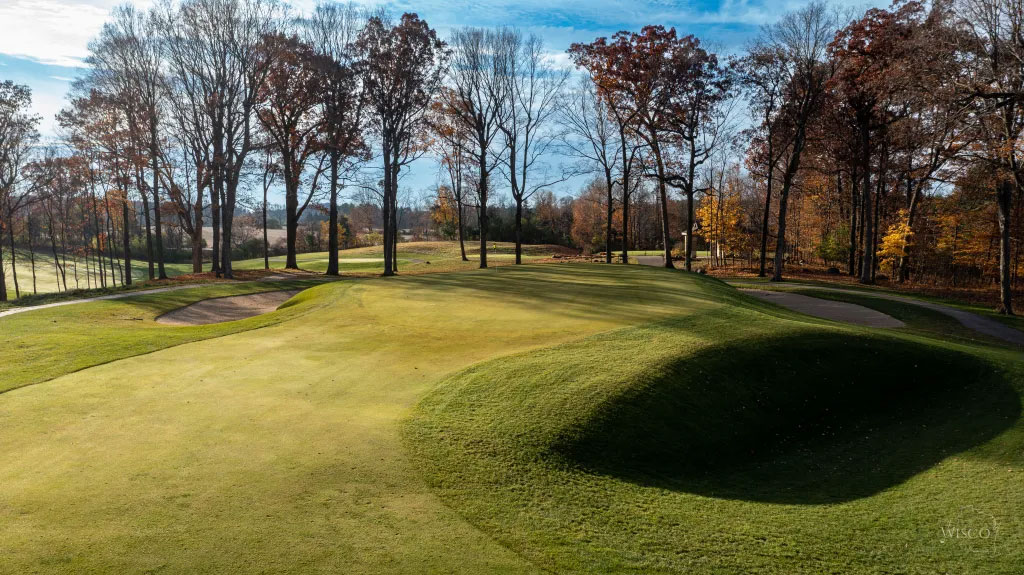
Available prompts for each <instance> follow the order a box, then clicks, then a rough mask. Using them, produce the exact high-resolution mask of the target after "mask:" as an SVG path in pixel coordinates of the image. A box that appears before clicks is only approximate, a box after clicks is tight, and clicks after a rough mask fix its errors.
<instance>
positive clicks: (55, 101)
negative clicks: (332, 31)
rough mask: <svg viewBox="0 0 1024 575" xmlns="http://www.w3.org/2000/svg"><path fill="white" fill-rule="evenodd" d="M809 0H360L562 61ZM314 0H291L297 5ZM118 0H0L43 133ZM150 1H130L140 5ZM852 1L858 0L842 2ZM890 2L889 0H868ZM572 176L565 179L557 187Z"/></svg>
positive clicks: (751, 28)
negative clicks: (535, 46) (480, 31)
mask: <svg viewBox="0 0 1024 575" xmlns="http://www.w3.org/2000/svg"><path fill="white" fill-rule="evenodd" d="M808 1H809V0H357V3H358V4H363V5H367V6H380V5H384V6H386V7H388V8H390V9H391V11H392V12H393V13H396V14H399V13H401V12H416V13H418V14H419V15H420V17H422V18H424V19H425V20H427V22H428V23H430V25H431V26H432V27H434V28H435V29H437V30H438V32H439V33H440V34H441V36H442V37H447V35H448V33H449V31H450V30H452V29H453V28H458V27H461V26H500V25H511V26H515V27H517V28H519V29H521V30H522V31H523V32H526V33H535V34H537V35H539V36H540V37H542V38H543V39H544V42H545V45H546V47H547V48H548V50H549V51H550V53H551V55H552V58H553V59H554V60H555V61H557V62H563V63H565V64H566V65H567V64H568V59H567V58H566V57H565V50H566V49H567V48H568V47H569V45H570V44H572V43H573V42H589V41H591V40H593V39H594V38H597V37H600V36H609V35H611V34H613V33H615V32H616V31H618V30H638V29H639V28H641V27H642V26H644V25H646V24H662V25H664V26H670V27H675V28H676V29H677V30H678V31H679V32H680V33H681V34H684V35H685V34H693V35H695V36H697V37H699V38H700V39H701V40H702V42H704V43H705V44H707V45H709V46H711V47H713V48H715V49H716V51H718V52H719V53H735V52H739V51H741V50H742V49H743V47H744V45H745V43H746V42H748V41H749V40H750V39H752V38H753V37H755V36H756V35H757V32H758V30H759V28H760V27H761V26H763V25H765V24H770V23H771V22H773V21H774V20H775V19H777V18H778V17H780V16H781V15H782V14H784V13H786V12H787V11H789V10H792V9H795V8H799V7H800V6H802V5H804V4H806V3H807V2H808ZM314 2H315V0H292V1H290V2H288V3H289V4H291V5H292V6H293V7H294V8H295V9H296V10H298V11H305V10H309V9H310V8H311V7H312V6H313V4H314ZM122 3H124V1H123V0H0V80H13V81H15V82H17V83H20V84H26V85H28V86H29V87H30V88H32V92H33V107H34V111H35V113H37V114H39V115H40V116H42V118H43V121H42V125H41V132H42V134H43V136H44V138H53V137H54V136H55V130H56V122H55V120H54V116H55V114H56V113H57V112H58V111H59V110H60V109H61V108H62V107H63V106H64V105H65V103H66V101H65V95H66V93H67V91H68V88H69V87H70V83H71V81H72V80H73V79H74V78H75V77H77V76H78V75H79V74H81V72H82V69H83V66H84V63H83V60H84V58H85V57H86V55H87V54H88V44H89V41H90V40H91V39H92V38H93V37H95V36H96V34H97V33H98V32H99V30H100V28H101V27H102V25H103V22H104V21H105V20H106V18H107V16H108V14H109V13H110V10H111V9H112V8H114V7H115V6H116V5H118V4H122ZM152 3H153V1H152V0H137V1H135V2H134V4H135V5H136V6H139V7H142V8H145V7H148V6H149V5H151V4H152ZM847 3H848V4H852V5H854V6H861V5H864V6H865V7H866V6H867V4H866V3H865V2H862V1H857V2H847ZM871 3H872V4H878V5H881V4H887V2H878V1H877V0H876V1H874V2H871ZM432 163H433V162H432V160H430V159H429V158H425V159H423V160H420V164H424V165H420V166H414V168H413V173H412V176H411V178H410V179H411V180H412V181H411V182H410V183H409V184H407V185H413V186H419V187H424V188H425V187H429V186H431V185H433V184H434V181H435V179H436V178H435V174H436V167H435V166H432V165H430V164H432ZM572 186H576V187H578V186H579V182H569V183H567V184H565V186H563V187H564V188H565V189H562V190H559V191H561V192H570V191H572V190H570V189H569V187H572Z"/></svg>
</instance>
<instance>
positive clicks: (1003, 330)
mask: <svg viewBox="0 0 1024 575" xmlns="http://www.w3.org/2000/svg"><path fill="white" fill-rule="evenodd" d="M729 283H730V285H733V286H735V287H737V288H739V289H742V290H744V291H747V286H751V287H753V286H758V285H760V284H756V283H744V282H729ZM785 285H787V286H792V287H798V288H805V289H816V290H824V291H831V292H837V293H846V294H852V295H860V296H864V297H876V298H880V299H886V300H891V301H898V302H901V303H907V304H911V305H916V306H920V307H923V308H926V309H930V310H933V311H937V312H939V313H942V314H945V315H948V316H949V317H952V318H953V319H955V320H957V321H958V322H960V324H961V325H963V326H964V327H966V328H967V329H970V330H973V331H976V332H978V333H982V334H985V335H988V336H991V337H994V338H997V339H1001V340H1003V341H1005V342H1008V343H1012V344H1014V345H1019V346H1024V332H1022V331H1020V330H1018V329H1014V328H1012V327H1010V326H1008V325H1006V324H1003V323H1001V322H999V321H996V320H994V319H991V318H987V317H984V316H981V315H978V314H976V313H973V312H969V311H964V310H962V309H958V308H955V307H952V306H948V305H943V304H940V303H934V302H930V301H924V300H919V299H915V298H911V297H906V296H901V295H896V294H892V293H888V292H883V291H877V292H876V291H864V290H854V289H843V288H833V287H824V286H818V285H811V284H801V283H786V284H785ZM776 293H785V292H776ZM792 295H796V294H792ZM805 297H806V296H805ZM812 299H814V298H812Z"/></svg>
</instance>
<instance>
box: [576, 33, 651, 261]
mask: <svg viewBox="0 0 1024 575" xmlns="http://www.w3.org/2000/svg"><path fill="white" fill-rule="evenodd" d="M623 34H625V33H623ZM627 48H628V46H626V45H624V44H623V43H622V42H619V41H613V42H609V41H608V39H607V38H598V39H597V40H594V41H593V42H591V43H590V44H578V43H577V44H573V45H572V46H570V48H569V56H570V57H571V58H572V60H573V63H574V64H576V66H577V67H579V68H583V69H585V70H586V71H587V73H588V74H589V76H590V81H591V82H593V83H594V86H595V87H596V89H597V93H598V95H599V96H600V98H601V101H602V102H603V103H604V104H605V105H606V106H607V108H608V110H609V112H611V118H613V120H614V123H615V128H616V132H617V134H618V144H619V161H620V162H621V164H622V169H621V170H620V171H619V180H618V181H619V185H620V189H621V190H622V263H623V264H628V263H629V250H628V246H629V238H630V234H629V230H630V219H629V206H630V198H631V196H632V195H633V191H634V190H635V189H636V187H637V186H638V184H639V181H640V179H639V178H637V177H636V172H635V170H634V168H635V167H637V166H638V164H639V163H640V162H641V160H642V155H643V150H642V146H641V145H639V143H638V142H637V138H636V136H635V130H634V129H633V125H634V122H635V121H636V118H637V116H638V114H639V113H640V108H639V107H637V106H635V105H633V103H632V102H631V98H632V96H631V95H630V94H629V91H628V90H626V89H624V86H623V85H622V84H621V83H620V82H619V81H618V80H617V76H618V75H619V70H620V69H622V68H623V67H625V66H628V65H629V60H628V57H629V55H630V51H629V50H628V49H627Z"/></svg>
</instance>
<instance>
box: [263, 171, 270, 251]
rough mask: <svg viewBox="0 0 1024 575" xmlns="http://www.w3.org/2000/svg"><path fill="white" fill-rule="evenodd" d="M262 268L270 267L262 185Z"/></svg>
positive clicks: (265, 201) (265, 187)
mask: <svg viewBox="0 0 1024 575" xmlns="http://www.w3.org/2000/svg"><path fill="white" fill-rule="evenodd" d="M263 269H265V270H269V269H270V241H269V240H268V239H267V186H266V184H264V186H263Z"/></svg>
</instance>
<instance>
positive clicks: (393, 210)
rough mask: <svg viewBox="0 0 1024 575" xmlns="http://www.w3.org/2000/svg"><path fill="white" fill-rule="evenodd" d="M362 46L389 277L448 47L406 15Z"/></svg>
mask: <svg viewBox="0 0 1024 575" xmlns="http://www.w3.org/2000/svg"><path fill="white" fill-rule="evenodd" d="M356 45H357V47H358V48H359V51H360V55H361V57H362V59H363V61H364V62H365V67H364V68H363V70H364V76H363V82H364V86H365V89H366V96H367V101H368V104H369V111H370V112H371V113H372V116H373V120H374V126H373V127H374V129H375V131H376V132H377V135H378V136H379V139H380V147H381V158H382V160H383V168H384V178H383V182H382V184H383V190H382V191H383V195H384V197H383V204H382V208H383V210H382V211H383V217H384V275H394V273H395V271H396V270H397V267H398V263H397V261H396V258H395V254H396V252H397V249H398V248H397V242H398V177H399V171H400V170H401V169H402V168H403V167H405V166H407V165H409V164H410V163H411V162H412V161H414V160H415V159H416V158H418V157H419V156H420V155H422V153H423V151H424V145H423V139H424V138H423V136H424V135H425V132H426V131H427V119H426V115H427V111H428V110H429V108H430V103H431V101H432V99H433V96H434V94H435V93H436V92H437V90H438V88H439V87H440V84H441V80H442V78H443V73H444V61H445V52H444V44H443V43H442V42H441V41H440V40H439V39H438V38H437V33H436V32H435V31H434V30H433V29H431V28H430V26H429V25H427V23H426V22H425V21H423V20H421V19H420V18H419V16H417V15H416V14H403V15H402V17H401V20H400V21H399V22H398V23H396V24H393V23H392V22H391V21H390V20H389V19H388V18H387V17H386V16H384V15H380V14H378V15H376V16H373V17H371V18H370V19H369V20H368V21H367V23H366V26H365V27H364V28H363V31H362V33H360V35H359V39H358V41H357V43H356ZM481 258H482V259H481V264H482V265H485V264H486V258H485V256H483V255H481Z"/></svg>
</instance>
